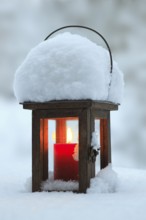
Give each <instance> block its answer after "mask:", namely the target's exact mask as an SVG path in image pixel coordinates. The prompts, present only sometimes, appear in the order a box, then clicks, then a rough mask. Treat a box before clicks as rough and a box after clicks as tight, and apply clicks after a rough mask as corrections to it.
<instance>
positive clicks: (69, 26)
mask: <svg viewBox="0 0 146 220" xmlns="http://www.w3.org/2000/svg"><path fill="white" fill-rule="evenodd" d="M66 28H83V29H87V30H90V31H92V32H94V33H96V34H97V35H99V36H100V37H101V38H102V40H103V41H104V43H105V44H106V46H107V48H108V52H109V56H110V66H111V67H110V73H112V71H113V58H112V53H111V49H110V47H109V44H108V43H107V41H106V39H105V38H104V37H103V36H102V35H101V34H100V33H99V32H98V31H96V30H94V29H92V28H89V27H86V26H81V25H68V26H64V27H60V28H58V29H56V30H54V31H53V32H51V33H50V34H49V35H48V36H47V37H46V38H45V40H47V39H48V38H49V37H51V36H52V35H53V34H55V33H56V32H58V31H60V30H63V29H66Z"/></svg>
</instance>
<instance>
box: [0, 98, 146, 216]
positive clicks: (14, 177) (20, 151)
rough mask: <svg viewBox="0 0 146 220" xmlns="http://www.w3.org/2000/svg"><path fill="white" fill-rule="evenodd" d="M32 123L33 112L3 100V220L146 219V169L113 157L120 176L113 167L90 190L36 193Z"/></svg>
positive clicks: (0, 166) (0, 135) (0, 185)
mask: <svg viewBox="0 0 146 220" xmlns="http://www.w3.org/2000/svg"><path fill="white" fill-rule="evenodd" d="M30 124H31V112H30V111H26V110H25V111H24V110H22V107H21V106H19V105H17V104H16V102H11V103H10V101H9V102H6V101H5V100H2V99H0V220H11V219H15V220H20V219H21V220H26V219H30V220H32V219H34V220H40V219H42V220H45V219H51V220H57V219H70V220H72V219H84V220H86V219H93V220H94V219H100V220H106V219H111V220H117V219H118V220H129V219H132V220H145V204H146V170H138V169H132V168H122V167H117V166H116V164H115V163H114V162H113V168H112V169H113V170H114V171H115V172H116V174H117V177H116V175H115V173H114V172H113V171H112V169H111V168H110V167H108V168H107V169H106V170H104V171H102V173H100V174H99V175H98V176H97V178H96V179H95V180H94V181H92V184H91V185H92V186H91V188H90V189H89V190H88V193H87V194H75V193H72V192H51V193H48V192H41V193H40V192H36V193H31V192H30V191H29V190H28V188H29V187H28V186H26V182H27V183H28V181H27V179H28V178H29V177H30V176H31V128H30ZM105 174H106V176H107V179H105ZM110 186H112V187H114V188H113V189H114V190H110V189H111V188H109V187H110ZM107 191H108V192H107ZM109 191H112V192H109ZM113 191H115V192H113Z"/></svg>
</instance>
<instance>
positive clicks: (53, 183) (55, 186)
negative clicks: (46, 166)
mask: <svg viewBox="0 0 146 220" xmlns="http://www.w3.org/2000/svg"><path fill="white" fill-rule="evenodd" d="M78 188H79V183H78V182H77V181H72V180H70V181H63V180H54V174H53V172H49V179H48V180H46V181H43V182H42V184H41V190H42V191H74V190H78Z"/></svg>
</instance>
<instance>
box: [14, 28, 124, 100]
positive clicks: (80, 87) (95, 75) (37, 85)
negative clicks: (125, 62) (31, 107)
mask: <svg viewBox="0 0 146 220" xmlns="http://www.w3.org/2000/svg"><path fill="white" fill-rule="evenodd" d="M111 76H112V78H111ZM110 82H111V83H110ZM109 84H111V85H110V88H109ZM123 84H124V83H123V74H122V72H121V71H120V69H119V68H118V65H117V63H116V62H115V61H113V71H112V74H110V59H109V54H108V51H107V50H105V49H104V48H102V47H101V46H98V45H96V44H95V43H93V42H92V41H90V40H89V39H87V38H85V37H82V36H80V35H77V34H71V33H69V32H65V33H63V34H58V35H57V36H55V37H53V38H51V39H49V40H46V41H44V42H42V43H40V44H39V45H38V46H36V47H35V48H34V49H32V50H31V51H30V53H29V54H28V56H27V57H26V59H25V60H24V62H23V63H22V65H21V66H20V67H19V68H18V70H17V71H16V74H15V80H14V93H15V95H16V97H17V99H18V101H19V102H28V101H30V102H46V101H51V100H80V99H91V100H102V101H111V102H114V103H121V99H122V93H123Z"/></svg>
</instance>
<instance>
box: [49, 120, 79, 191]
mask: <svg viewBox="0 0 146 220" xmlns="http://www.w3.org/2000/svg"><path fill="white" fill-rule="evenodd" d="M78 140H79V125H78V118H75V117H74V118H70V117H67V118H53V119H48V161H49V162H48V167H49V180H48V190H49V189H50V186H49V184H50V183H51V187H52V189H50V190H65V191H66V190H78V179H79V161H78V160H79V159H78V158H79V157H78V146H79V145H78ZM49 181H50V183H49ZM53 184H54V186H53Z"/></svg>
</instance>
